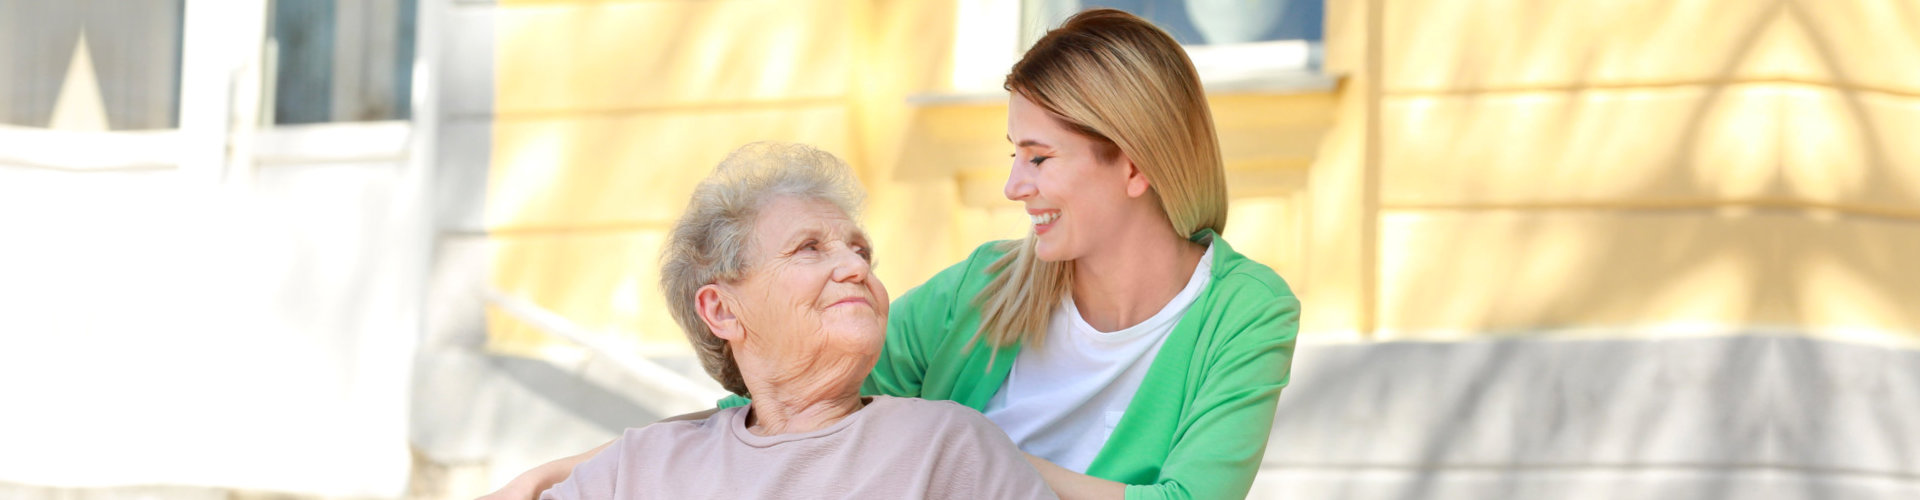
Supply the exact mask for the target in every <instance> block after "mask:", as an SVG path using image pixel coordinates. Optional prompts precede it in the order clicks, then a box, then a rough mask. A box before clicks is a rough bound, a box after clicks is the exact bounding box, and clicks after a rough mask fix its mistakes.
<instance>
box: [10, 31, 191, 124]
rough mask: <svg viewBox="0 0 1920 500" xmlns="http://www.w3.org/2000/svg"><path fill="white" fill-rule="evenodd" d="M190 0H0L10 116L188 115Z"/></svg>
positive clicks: (145, 118)
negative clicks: (184, 60)
mask: <svg viewBox="0 0 1920 500" xmlns="http://www.w3.org/2000/svg"><path fill="white" fill-rule="evenodd" d="M181 8H182V5H181V0H127V1H111V2H109V1H104V0H81V1H60V2H48V1H0V75H6V76H5V78H0V123H5V124H8V125H16V126H22V127H33V128H55V129H66V130H81V131H89V130H91V131H107V130H114V131H118V130H151V129H171V128H175V127H177V126H178V123H179V115H180V110H179V105H180V42H181V38H180V29H181V19H182V10H181Z"/></svg>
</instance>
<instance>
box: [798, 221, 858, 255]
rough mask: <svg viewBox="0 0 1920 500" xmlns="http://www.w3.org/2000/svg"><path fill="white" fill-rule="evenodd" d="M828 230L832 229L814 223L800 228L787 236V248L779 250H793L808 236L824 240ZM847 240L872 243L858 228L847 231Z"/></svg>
mask: <svg viewBox="0 0 1920 500" xmlns="http://www.w3.org/2000/svg"><path fill="white" fill-rule="evenodd" d="M830 232H832V231H831V230H829V229H827V228H824V227H820V226H818V225H814V226H811V227H807V228H805V229H802V230H801V231H800V232H799V233H797V234H795V235H794V236H793V237H792V238H787V242H786V247H787V248H786V249H785V250H781V252H787V251H791V250H793V247H794V246H795V245H799V244H800V242H801V241H805V240H807V239H809V238H811V239H815V240H825V239H827V233H830ZM847 240H848V241H855V242H860V243H862V244H866V245H872V244H873V243H872V241H873V240H872V239H869V238H867V232H866V231H865V230H862V229H859V228H854V230H853V232H851V233H848V234H847Z"/></svg>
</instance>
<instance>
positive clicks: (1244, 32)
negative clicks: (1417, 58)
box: [1027, 0, 1325, 45]
mask: <svg viewBox="0 0 1920 500" xmlns="http://www.w3.org/2000/svg"><path fill="white" fill-rule="evenodd" d="M1027 2H1028V7H1027V12H1029V13H1031V14H1037V15H1040V16H1042V17H1045V18H1047V19H1046V21H1045V22H1044V23H1041V25H1040V26H1039V27H1038V28H1039V29H1037V30H1029V31H1031V32H1034V33H1044V32H1045V30H1047V29H1051V28H1053V27H1055V26H1059V24H1060V22H1061V21H1064V20H1066V18H1067V16H1070V15H1073V13H1075V12H1079V11H1081V10H1083V9H1090V8H1095V7H1111V8H1115V9H1120V10H1124V11H1127V12H1131V13H1133V14H1134V15H1137V16H1140V17H1142V18H1145V19H1146V20H1148V21H1152V22H1153V24H1154V25H1157V26H1159V27H1160V29H1164V30H1167V33H1169V34H1172V35H1173V38H1174V39H1175V40H1179V41H1180V43H1181V44H1183V45H1217V44H1234V43H1249V42H1269V41H1280V40H1308V41H1319V40H1321V39H1322V37H1323V35H1322V31H1321V24H1322V21H1321V19H1322V18H1324V17H1325V14H1324V12H1325V2H1324V0H1084V1H1082V0H1027Z"/></svg>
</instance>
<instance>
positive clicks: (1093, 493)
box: [1022, 453, 1127, 500]
mask: <svg viewBox="0 0 1920 500" xmlns="http://www.w3.org/2000/svg"><path fill="white" fill-rule="evenodd" d="M1022 455H1026V456H1027V462H1028V463H1031V464H1033V468H1035V469H1040V479H1041V480H1043V481H1046V482H1047V487H1048V488H1052V489H1053V494H1055V495H1059V496H1060V500H1082V499H1086V500H1093V499H1112V498H1126V497H1127V485H1125V484H1122V483H1119V482H1114V481H1108V480H1105V479H1100V478H1097V477H1093V476H1089V475H1086V474H1081V473H1078V472H1074V471H1071V470H1067V468H1066V467H1061V466H1058V465H1054V463H1053V462H1048V461H1047V459H1044V458H1040V457H1036V456H1033V454H1032V453H1022Z"/></svg>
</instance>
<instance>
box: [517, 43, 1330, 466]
mask: <svg viewBox="0 0 1920 500" xmlns="http://www.w3.org/2000/svg"><path fill="white" fill-rule="evenodd" d="M1006 87H1007V90H1008V91H1009V93H1010V96H1009V111H1008V119H1007V139H1008V140H1009V141H1010V142H1011V143H1012V147H1013V155H1012V157H1013V158H1012V167H1011V170H1010V171H1009V172H1008V175H1007V184H1006V196H1007V198H1008V199H1011V200H1013V201H1017V202H1020V203H1022V204H1024V205H1025V206H1026V209H1027V213H1028V214H1029V215H1030V216H1031V222H1032V227H1031V229H1032V232H1031V233H1030V234H1029V235H1028V236H1027V237H1026V238H1025V239H1021V240H1011V241H1001V242H993V243H988V244H985V245H982V246H980V247H979V248H978V249H976V250H974V252H973V254H972V255H971V256H969V257H968V258H967V259H966V260H965V261H963V262H960V263H959V264H955V265H954V266H953V267H950V268H948V269H946V270H945V271H942V272H940V273H939V274H938V275H935V276H934V277H933V278H932V279H930V280H928V281H927V282H926V283H925V284H922V285H920V286H919V287H917V288H915V289H913V290H911V291H909V292H907V293H906V294H905V295H903V296H901V297H900V298H899V300H897V301H895V302H894V303H893V306H892V315H891V317H890V318H889V319H888V322H887V338H886V341H885V345H884V347H883V352H882V353H881V355H880V359H879V361H878V363H877V364H876V366H874V369H873V373H872V374H871V375H869V376H868V378H867V380H866V382H865V384H864V385H863V388H862V392H863V393H867V394H879V395H890V396H899V397H917V398H925V399H938V400H950V401H954V402H958V403H960V404H963V405H966V406H968V407H971V408H974V409H976V410H979V411H980V412H981V413H984V414H986V416H987V418H988V419H989V420H992V421H993V422H994V423H995V424H997V425H999V426H1000V428H1001V429H1002V430H1004V431H1006V432H1007V434H1008V435H1009V437H1011V438H1013V441H1014V442H1015V443H1016V444H1017V445H1018V446H1019V447H1020V449H1021V450H1022V451H1025V452H1026V453H1027V455H1028V460H1029V461H1031V462H1032V463H1033V464H1034V466H1035V467H1037V468H1039V470H1040V471H1041V475H1042V476H1043V477H1044V478H1045V480H1046V482H1047V484H1048V486H1049V487H1051V488H1053V490H1054V491H1055V492H1056V493H1058V494H1059V495H1060V497H1061V498H1069V499H1072V498H1123V497H1124V498H1239V497H1244V496H1245V495H1246V494H1247V491H1248V490H1249V488H1251V486H1252V484H1253V478H1254V474H1255V472H1257V471H1258V469H1259V466H1260V461H1261V458H1262V455H1263V454H1264V452H1265V449H1266V444H1267V436H1268V433H1269V431H1270V430H1271V429H1272V425H1273V418H1274V408H1275V405H1276V404H1277V403H1278V400H1279V397H1280V390H1281V388H1283V387H1285V386H1286V385H1287V380H1288V372H1289V368H1290V366H1291V364H1292V358H1293V345H1294V337H1295V334H1296V332H1297V331H1298V327H1299V314H1300V303H1299V301H1298V300H1297V299H1296V298H1295V297H1294V295H1293V293H1292V291H1291V290H1290V289H1289V288H1288V287H1287V284H1286V282H1285V281H1283V280H1281V279H1280V277H1279V276H1278V275H1276V274H1275V273H1274V272H1273V270H1272V269H1271V268H1268V267H1267V266H1265V265H1262V264H1260V263H1258V262H1254V261H1253V260H1251V259H1248V258H1246V257H1245V256H1242V255H1240V254H1239V253H1237V252H1235V251H1234V250H1233V247H1231V246H1229V245H1228V244H1227V242H1226V240H1225V239H1224V238H1222V236H1221V234H1222V233H1223V232H1224V229H1225V226H1226V216H1227V203H1226V202H1227V189H1226V181H1225V172H1224V169H1223V167H1222V165H1221V159H1220V148H1219V144H1218V140H1217V139H1216V137H1215V134H1214V129H1213V119H1212V116H1211V113H1210V112H1209V111H1208V108H1207V103H1206V98H1205V95H1204V93H1203V92H1202V90H1201V87H1200V81H1199V78H1198V75H1197V73H1196V72H1195V70H1194V68H1193V63H1192V62H1191V61H1190V60H1189V59H1188V58H1187V56H1186V53H1185V52H1184V51H1182V50H1181V48H1180V46H1179V44H1178V43H1177V42H1175V41H1174V39H1173V38H1172V37H1171V36H1169V35H1167V34H1166V32H1164V31H1161V30H1160V29H1158V28H1156V27H1154V26H1153V25H1152V24H1150V23H1148V22H1146V21H1144V20H1142V19H1140V18H1138V17H1135V16H1133V15H1131V14H1127V13H1124V12H1121V11H1116V10H1106V9H1101V10H1089V11H1086V12H1082V13H1080V14H1078V15H1075V16H1073V17H1072V18H1069V19H1068V20H1067V21H1066V23H1065V24H1063V25H1062V26H1061V27H1060V28H1058V29H1055V30H1053V31H1051V32H1049V33H1048V34H1047V35H1046V36H1045V37H1044V38H1041V39H1040V40H1039V41H1038V42H1036V43H1035V44H1034V46H1033V48H1031V49H1029V50H1028V51H1027V53H1026V55H1025V56H1024V57H1022V58H1021V60H1020V61H1019V62H1018V63H1016V64H1014V66H1013V71H1012V72H1011V74H1009V75H1008V76H1007V82H1006ZM745 402H746V400H745V399H744V398H738V397H735V398H729V400H728V401H724V402H722V406H736V405H740V404H744V403H745ZM595 451H596V452H597V451H598V450H595ZM593 453H594V452H589V453H587V454H583V455H580V456H576V457H572V458H569V459H563V460H560V461H556V462H553V463H550V464H548V465H546V466H542V467H541V468H539V469H535V470H534V471H530V472H529V473H528V474H527V475H524V476H522V478H520V479H517V480H516V481H515V482H516V483H517V484H518V485H519V486H518V487H515V486H510V487H509V490H515V491H516V494H513V495H509V496H514V497H519V498H525V497H527V496H530V495H528V494H527V493H526V490H528V489H537V488H543V487H544V486H541V485H542V484H551V483H552V482H557V481H558V480H559V479H561V478H564V477H565V475H566V469H567V468H569V467H572V465H573V464H574V463H578V462H579V461H582V460H585V459H586V458H588V457H590V456H592V454H593ZM505 491H508V490H503V492H505ZM534 493H537V490H536V491H534Z"/></svg>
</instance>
